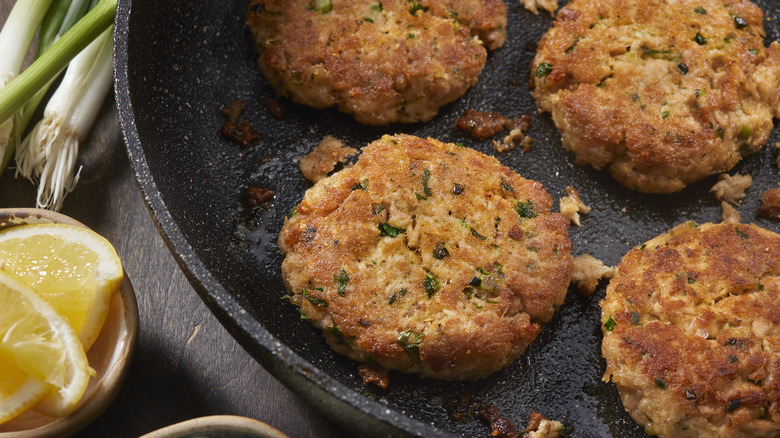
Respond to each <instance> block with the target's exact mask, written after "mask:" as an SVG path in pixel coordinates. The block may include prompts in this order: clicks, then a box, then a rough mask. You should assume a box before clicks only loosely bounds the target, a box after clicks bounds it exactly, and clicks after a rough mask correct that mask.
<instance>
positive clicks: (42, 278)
mask: <svg viewBox="0 0 780 438" xmlns="http://www.w3.org/2000/svg"><path fill="white" fill-rule="evenodd" d="M0 270H3V271H6V272H8V273H10V274H12V275H13V276H15V277H16V278H18V279H19V280H21V281H22V282H24V283H26V284H28V285H30V286H32V288H33V289H34V290H35V291H36V292H38V294H39V295H40V296H41V297H42V298H43V299H44V300H45V301H46V302H48V303H49V304H51V305H52V307H54V309H55V310H57V312H59V313H60V314H61V315H62V316H64V317H65V318H66V319H67V320H68V321H69V322H70V324H71V326H72V327H73V329H74V330H75V331H76V333H77V334H78V337H79V340H80V341H81V343H82V345H83V346H84V350H85V351H89V348H90V347H91V346H92V343H93V342H95V339H97V337H98V335H99V334H100V329H101V328H102V327H103V323H104V322H105V320H106V315H108V308H109V304H110V303H111V295H112V294H113V293H114V292H115V291H117V290H118V289H119V286H120V284H121V283H122V262H121V261H120V259H119V256H118V255H117V254H116V251H115V250H114V248H113V246H111V243H109V242H108V240H106V239H105V238H103V237H102V236H100V235H99V234H97V233H95V232H94V231H91V230H89V229H86V228H82V227H77V226H73V225H64V224H33V225H20V226H17V227H13V228H8V229H5V230H2V231H0Z"/></svg>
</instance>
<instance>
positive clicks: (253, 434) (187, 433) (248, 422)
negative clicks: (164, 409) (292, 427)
mask: <svg viewBox="0 0 780 438" xmlns="http://www.w3.org/2000/svg"><path fill="white" fill-rule="evenodd" d="M187 437H193V438H194V437H198V438H289V437H288V436H287V435H285V434H283V433H282V432H279V431H278V430H276V429H274V428H273V427H271V426H269V425H267V424H265V423H263V422H261V421H257V420H253V419H251V418H246V417H236V416H232V415H213V416H210V417H200V418H193V419H192V420H187V421H183V422H181V423H176V424H174V425H171V426H168V427H164V428H162V429H158V430H156V431H154V432H150V433H148V434H146V435H143V436H142V437H141V438H187Z"/></svg>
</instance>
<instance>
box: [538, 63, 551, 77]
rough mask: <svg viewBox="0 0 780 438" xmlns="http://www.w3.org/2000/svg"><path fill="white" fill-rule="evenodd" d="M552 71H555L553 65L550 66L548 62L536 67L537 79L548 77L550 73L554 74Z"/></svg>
mask: <svg viewBox="0 0 780 438" xmlns="http://www.w3.org/2000/svg"><path fill="white" fill-rule="evenodd" d="M552 71H553V66H552V64H550V63H548V62H543V63H541V64H539V67H536V77H537V78H541V77H544V76H547V75H549V74H550V73H552Z"/></svg>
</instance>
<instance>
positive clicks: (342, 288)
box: [333, 269, 349, 297]
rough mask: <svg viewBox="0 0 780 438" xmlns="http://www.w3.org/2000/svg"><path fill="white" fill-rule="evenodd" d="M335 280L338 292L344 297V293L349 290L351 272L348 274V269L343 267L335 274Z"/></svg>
mask: <svg viewBox="0 0 780 438" xmlns="http://www.w3.org/2000/svg"><path fill="white" fill-rule="evenodd" d="M333 281H334V282H335V283H336V292H337V293H338V294H339V295H341V296H342V297H343V296H344V293H345V292H346V291H347V283H349V274H347V271H345V270H343V269H342V270H341V271H339V273H338V274H336V275H334V276H333Z"/></svg>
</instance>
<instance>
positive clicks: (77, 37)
mask: <svg viewBox="0 0 780 438" xmlns="http://www.w3.org/2000/svg"><path fill="white" fill-rule="evenodd" d="M116 2H117V0H101V1H100V3H98V4H97V5H96V6H95V7H94V8H93V9H92V10H91V11H89V13H87V15H85V16H84V18H82V19H81V20H79V21H78V23H76V24H75V25H74V26H73V27H72V28H71V29H70V30H69V31H68V32H66V33H65V35H63V36H62V38H60V39H59V40H57V41H56V42H55V43H54V44H52V46H51V48H50V49H49V50H47V51H46V52H45V53H44V54H43V55H42V56H41V57H40V58H38V59H37V60H36V61H35V62H34V63H33V64H32V65H31V66H30V67H28V68H27V69H26V70H25V71H24V72H23V73H22V74H20V75H19V76H18V77H17V78H16V79H14V80H13V81H11V82H10V83H8V85H7V86H6V87H5V88H3V89H2V90H0V120H3V121H5V120H8V118H9V117H11V116H12V115H13V114H14V113H15V112H16V111H17V110H18V109H19V108H20V107H21V106H22V105H24V104H25V103H26V102H27V101H28V100H30V99H32V97H33V96H35V94H36V93H37V92H38V90H40V89H41V88H43V87H44V86H45V85H46V84H47V83H49V81H51V80H52V79H53V78H54V77H55V76H56V75H57V74H58V73H59V72H60V71H62V70H63V69H64V68H65V67H66V66H67V65H68V63H69V62H70V60H71V59H73V57H75V56H76V55H77V54H78V53H79V52H81V51H82V50H84V48H85V47H87V45H89V43H91V42H92V41H93V40H94V39H95V38H97V37H98V36H99V35H100V34H101V33H103V31H105V30H106V29H107V28H108V27H109V26H111V25H112V24H113V22H114V17H115V16H116Z"/></svg>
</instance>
